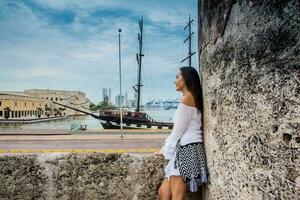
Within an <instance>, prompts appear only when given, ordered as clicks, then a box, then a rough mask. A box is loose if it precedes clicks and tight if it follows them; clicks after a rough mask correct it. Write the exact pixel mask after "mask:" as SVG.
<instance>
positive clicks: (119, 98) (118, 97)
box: [116, 95, 125, 107]
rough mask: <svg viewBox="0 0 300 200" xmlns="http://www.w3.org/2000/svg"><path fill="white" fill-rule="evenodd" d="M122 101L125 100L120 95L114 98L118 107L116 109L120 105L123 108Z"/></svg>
mask: <svg viewBox="0 0 300 200" xmlns="http://www.w3.org/2000/svg"><path fill="white" fill-rule="evenodd" d="M124 100H125V98H124V96H123V95H122V96H121V95H118V96H116V106H118V107H120V105H121V104H122V106H125V105H124Z"/></svg>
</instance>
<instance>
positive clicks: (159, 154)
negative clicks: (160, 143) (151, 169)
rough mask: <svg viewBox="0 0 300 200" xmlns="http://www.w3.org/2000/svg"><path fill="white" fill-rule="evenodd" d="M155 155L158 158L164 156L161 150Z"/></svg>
mask: <svg viewBox="0 0 300 200" xmlns="http://www.w3.org/2000/svg"><path fill="white" fill-rule="evenodd" d="M153 154H154V155H156V156H162V155H163V152H162V151H161V150H159V151H156V152H154V153H153Z"/></svg>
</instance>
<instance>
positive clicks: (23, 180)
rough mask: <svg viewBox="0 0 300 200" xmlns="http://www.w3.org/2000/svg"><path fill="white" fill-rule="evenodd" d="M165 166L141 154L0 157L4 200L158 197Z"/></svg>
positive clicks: (48, 154) (0, 174)
mask: <svg viewBox="0 0 300 200" xmlns="http://www.w3.org/2000/svg"><path fill="white" fill-rule="evenodd" d="M164 164H165V163H164V160H163V158H162V157H157V156H152V155H140V154H118V153H113V154H105V153H95V152H94V153H45V154H25V155H20V154H15V155H5V156H4V155H2V156H1V155H0V179H1V180H5V181H4V182H1V183H0V199H3V200H5V199H47V200H48V199H72V200H73V199H85V200H86V199H109V200H113V199H117V200H120V199H124V200H126V199H128V200H129V199H130V200H137V199H158V195H157V191H158V188H159V186H160V184H161V181H162V180H163V178H164ZM197 195H198V194H194V196H191V195H189V196H190V197H189V199H196V196H197Z"/></svg>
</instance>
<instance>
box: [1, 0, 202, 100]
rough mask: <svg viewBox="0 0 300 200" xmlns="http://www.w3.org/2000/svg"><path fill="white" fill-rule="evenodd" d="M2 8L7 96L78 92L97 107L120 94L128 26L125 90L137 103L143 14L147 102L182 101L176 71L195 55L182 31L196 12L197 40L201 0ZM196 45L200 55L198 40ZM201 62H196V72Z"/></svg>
mask: <svg viewBox="0 0 300 200" xmlns="http://www.w3.org/2000/svg"><path fill="white" fill-rule="evenodd" d="M0 8H1V9H0V28H1V30H2V31H1V32H0V46H1V48H0V57H1V59H0V67H1V72H2V73H1V75H0V80H1V84H0V90H2V91H6V90H8V91H14V90H16V91H22V90H26V89H32V88H36V89H59V90H79V91H83V92H85V93H86V94H87V97H88V98H89V99H90V100H91V101H93V102H98V101H100V100H101V99H102V88H112V95H111V96H113V97H114V96H116V95H118V91H119V80H118V79H119V74H118V39H117V38H118V28H122V33H121V44H122V87H123V91H124V94H125V92H127V93H128V98H133V97H134V91H133V89H132V86H134V85H135V84H136V79H137V77H136V70H137V66H136V57H135V54H136V53H137V33H138V20H139V19H140V17H141V16H143V18H144V33H145V35H144V54H145V57H144V60H143V68H142V80H143V81H142V84H143V85H144V86H143V87H142V100H143V103H145V102H147V101H148V100H150V99H151V98H155V99H158V98H160V97H161V96H165V93H166V92H168V95H169V96H170V97H171V98H176V97H178V96H180V94H179V93H176V91H175V85H174V81H175V74H176V72H177V71H178V69H179V67H180V66H182V65H187V63H185V64H181V63H180V61H181V60H182V59H183V58H184V57H185V56H186V54H187V51H188V47H187V45H186V44H184V43H183V41H184V39H185V38H186V36H187V33H186V31H185V30H184V29H183V28H184V27H185V25H186V23H187V21H188V16H189V14H191V17H192V18H193V19H194V20H195V21H194V24H193V27H192V29H193V31H194V32H195V33H196V34H195V35H197V30H196V27H197V26H196V22H197V19H196V9H197V3H196V1H184V2H182V1H172V2H169V1H143V2H142V3H141V2H140V1H130V2H126V3H125V2H122V1H116V0H114V1H109V2H107V1H89V4H87V3H85V2H84V1H63V2H62V1H47V0H41V1H34V0H30V1H18V2H9V1H2V2H0ZM167 8H168V9H167ZM169 8H172V9H169ZM192 44H193V46H192V48H193V51H197V48H196V47H197V45H196V44H197V40H196V37H193V42H192ZM170 50H171V51H170ZM196 58H197V55H194V56H193V60H192V63H193V66H195V67H196V69H197V68H198V67H197V66H198V61H197V59H196ZM24 72H25V73H24ZM124 94H123V95H124Z"/></svg>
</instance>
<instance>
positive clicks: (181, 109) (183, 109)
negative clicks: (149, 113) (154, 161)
mask: <svg viewBox="0 0 300 200" xmlns="http://www.w3.org/2000/svg"><path fill="white" fill-rule="evenodd" d="M192 116H193V111H192V109H191V108H189V107H188V106H185V105H182V104H181V103H180V104H179V106H178V108H177V110H176V113H175V116H174V126H173V130H172V132H171V134H170V135H169V136H168V137H167V139H166V140H165V145H164V146H163V147H162V149H161V151H162V152H163V155H164V157H165V159H167V160H169V159H171V158H172V156H173V154H174V151H175V149H176V144H177V142H178V140H179V139H180V138H181V137H182V135H183V134H184V132H185V130H186V129H187V128H188V126H189V123H190V121H191V119H192Z"/></svg>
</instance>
